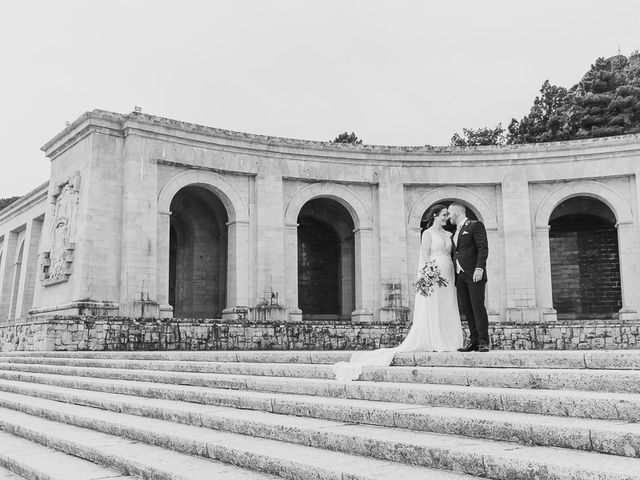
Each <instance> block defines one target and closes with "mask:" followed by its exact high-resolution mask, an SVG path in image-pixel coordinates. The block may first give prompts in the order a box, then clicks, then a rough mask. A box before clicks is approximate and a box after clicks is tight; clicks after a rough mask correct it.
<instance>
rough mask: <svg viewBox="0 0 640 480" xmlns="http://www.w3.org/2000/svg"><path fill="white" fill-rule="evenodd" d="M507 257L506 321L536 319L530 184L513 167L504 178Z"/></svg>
mask: <svg viewBox="0 0 640 480" xmlns="http://www.w3.org/2000/svg"><path fill="white" fill-rule="evenodd" d="M502 208H503V215H502V217H503V228H504V245H505V248H504V252H503V255H504V259H505V277H506V286H507V291H506V292H505V293H506V300H507V308H506V312H505V320H506V321H512V322H536V321H539V320H541V318H540V317H541V314H542V312H541V311H539V309H538V308H537V305H536V287H535V268H534V261H533V242H532V239H531V237H532V235H531V207H530V203H529V184H528V182H527V179H526V178H525V177H524V172H522V171H521V170H517V169H515V168H511V169H510V170H508V171H507V172H506V173H505V175H504V177H503V180H502Z"/></svg>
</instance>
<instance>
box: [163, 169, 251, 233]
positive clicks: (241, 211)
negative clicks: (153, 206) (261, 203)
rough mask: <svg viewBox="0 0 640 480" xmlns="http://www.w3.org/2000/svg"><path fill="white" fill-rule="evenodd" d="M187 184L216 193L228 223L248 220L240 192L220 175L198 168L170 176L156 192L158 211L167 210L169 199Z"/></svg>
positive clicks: (245, 206)
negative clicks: (224, 210) (225, 212)
mask: <svg viewBox="0 0 640 480" xmlns="http://www.w3.org/2000/svg"><path fill="white" fill-rule="evenodd" d="M187 186H198V187H202V188H206V189H207V190H210V191H211V192H213V193H214V194H216V195H217V196H218V197H219V198H220V200H221V201H222V204H223V205H224V207H225V209H226V210H227V215H228V217H229V223H235V222H248V221H249V212H248V209H247V205H246V202H245V201H244V200H243V199H242V197H241V196H240V193H239V192H238V191H237V190H236V189H235V188H234V187H233V185H231V184H230V183H229V182H228V181H227V180H226V179H225V178H224V177H223V176H222V175H220V174H218V173H215V172H210V171H204V170H198V171H193V170H192V171H188V172H184V173H181V174H179V175H176V176H175V177H172V178H170V179H169V180H168V181H167V182H166V183H165V184H164V185H163V187H162V188H161V189H160V192H159V193H158V211H159V212H169V211H170V206H171V200H172V199H173V197H174V196H175V194H176V193H178V191H179V190H180V189H182V188H184V187H187Z"/></svg>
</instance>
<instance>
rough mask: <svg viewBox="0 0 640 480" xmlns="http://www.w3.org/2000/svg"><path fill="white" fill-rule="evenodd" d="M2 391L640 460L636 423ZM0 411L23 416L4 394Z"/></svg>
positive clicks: (256, 431) (255, 426) (201, 420)
mask: <svg viewBox="0 0 640 480" xmlns="http://www.w3.org/2000/svg"><path fill="white" fill-rule="evenodd" d="M0 392H9V393H10V394H20V395H25V396H30V397H37V398H42V399H47V400H55V401H58V402H65V403H70V404H77V405H85V406H90V407H96V408H101V409H104V410H110V411H114V412H121V413H128V414H134V415H140V416H145V417H149V418H156V419H161V420H170V421H175V422H179V423H186V424H190V425H198V426H207V427H209V428H214V429H218V430H228V431H232V432H235V433H242V434H249V435H256V436H259V437H265V438H271V439H275V440H285V441H292V442H296V443H305V442H307V441H308V439H309V438H312V437H313V436H314V435H315V436H317V435H323V433H322V429H323V428H324V427H326V426H327V425H330V424H329V423H326V422H325V423H323V422H318V421H315V420H310V419H322V420H332V421H334V422H348V423H362V424H369V425H377V426H387V427H398V428H404V429H407V430H414V431H427V432H433V433H442V434H449V435H458V436H469V437H475V438H486V439H491V440H502V441H511V442H517V443H521V444H529V445H541V446H554V447H562V448H572V449H577V450H586V451H596V452H601V453H608V454H612V455H619V456H629V457H640V424H637V423H627V422H622V421H605V420H586V419H579V418H568V417H548V416H544V415H532V414H523V413H511V412H500V411H488V410H468V409H460V408H442V407H421V406H412V405H406V404H394V403H380V402H372V401H367V400H341V399H314V398H313V397H310V398H306V397H304V396H292V395H278V394H275V395H272V396H271V397H270V401H271V405H272V409H271V410H267V411H265V410H260V409H258V410H256V411H247V410H239V409H237V408H231V407H221V406H210V405H202V404H196V403H190V402H180V401H174V400H162V399H150V398H144V397H136V396H131V395H122V394H113V393H105V392H91V391H82V390H75V389H69V388H64V387H53V386H43V385H36V384H27V383H24V382H12V381H7V380H0ZM292 397H293V398H292ZM0 406H2V407H5V408H12V409H15V410H21V411H26V410H23V409H22V407H21V405H16V404H15V399H14V398H13V397H12V396H11V395H9V396H8V397H7V396H6V395H4V396H3V394H2V393H0ZM272 412H274V413H272ZM27 413H32V412H30V411H27ZM304 417H309V418H304Z"/></svg>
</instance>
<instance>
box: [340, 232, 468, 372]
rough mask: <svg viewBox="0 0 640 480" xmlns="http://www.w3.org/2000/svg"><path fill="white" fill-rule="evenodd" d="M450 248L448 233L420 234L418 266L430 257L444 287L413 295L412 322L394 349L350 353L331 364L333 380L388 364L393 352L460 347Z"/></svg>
mask: <svg viewBox="0 0 640 480" xmlns="http://www.w3.org/2000/svg"><path fill="white" fill-rule="evenodd" d="M425 235H429V238H425ZM451 249H452V241H451V234H450V233H449V232H446V231H444V230H443V231H442V232H436V231H434V230H432V229H428V230H425V231H424V232H423V233H422V243H421V248H420V258H419V260H418V265H419V267H420V268H422V266H424V265H425V263H426V262H427V260H434V261H435V262H436V264H437V265H438V267H439V268H440V272H441V275H442V277H444V278H445V279H446V280H447V281H448V283H447V286H446V287H438V286H436V287H435V289H434V291H433V293H432V294H431V295H430V296H429V297H425V296H424V295H421V294H419V293H417V294H416V297H415V303H414V308H413V323H412V325H411V329H410V330H409V333H408V334H407V337H406V338H405V339H404V341H403V342H402V343H401V344H400V345H398V346H397V347H394V348H380V349H378V350H364V351H359V352H354V353H353V354H352V355H351V359H350V361H349V362H338V363H336V364H335V365H333V371H334V373H335V376H336V380H340V381H349V380H357V379H358V377H360V374H361V373H362V367H363V366H375V367H384V366H388V365H391V362H393V357H394V355H395V354H396V353H398V352H415V351H425V352H446V351H455V350H457V349H458V348H460V347H461V346H462V342H463V335H462V325H461V323H460V313H459V311H458V300H457V295H456V287H455V275H454V270H453V261H452V260H451ZM425 259H427V260H425ZM420 268H419V269H418V270H420Z"/></svg>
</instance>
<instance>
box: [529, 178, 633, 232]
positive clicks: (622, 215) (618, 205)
mask: <svg viewBox="0 0 640 480" xmlns="http://www.w3.org/2000/svg"><path fill="white" fill-rule="evenodd" d="M579 196H585V197H593V198H596V199H598V200H600V201H601V202H603V203H604V204H605V205H607V206H608V207H609V208H610V209H611V210H612V211H613V214H614V215H615V216H616V221H617V222H618V223H619V224H620V223H631V222H632V221H633V215H632V213H631V207H630V206H629V204H628V203H627V201H626V200H625V199H624V197H622V195H620V194H619V193H618V192H616V191H615V190H614V189H613V188H611V187H610V186H608V185H605V184H604V183H601V182H597V181H595V180H578V181H574V182H570V183H565V184H564V185H560V186H559V187H557V188H556V189H554V190H552V191H551V192H549V193H548V194H547V196H546V197H544V198H543V199H542V201H541V202H540V204H539V205H538V208H537V210H536V214H535V226H536V228H547V226H548V225H549V219H550V218H551V214H552V213H553V211H554V210H555V209H556V207H557V206H558V205H560V204H561V203H562V202H564V201H565V200H568V199H569V198H572V197H579Z"/></svg>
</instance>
